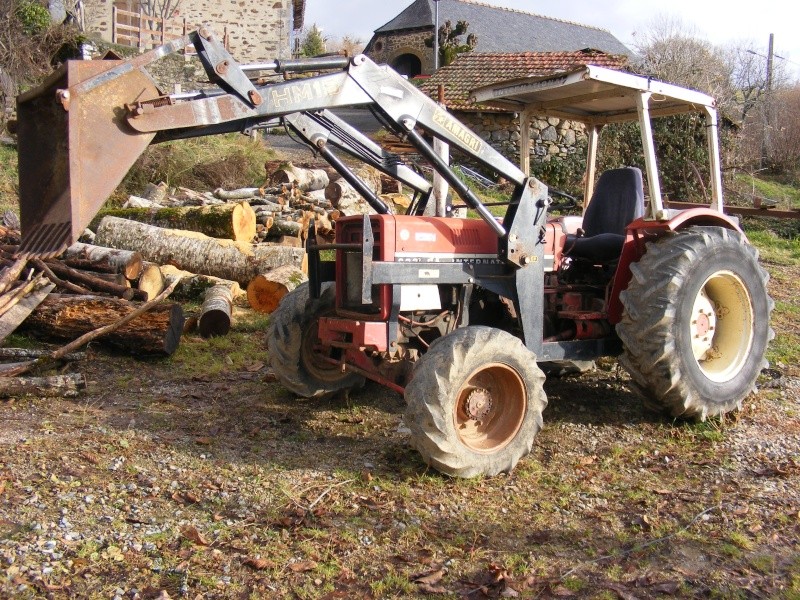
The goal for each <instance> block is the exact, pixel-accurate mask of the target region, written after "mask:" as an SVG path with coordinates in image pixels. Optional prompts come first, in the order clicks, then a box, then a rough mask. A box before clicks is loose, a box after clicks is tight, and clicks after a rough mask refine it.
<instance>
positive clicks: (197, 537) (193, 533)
mask: <svg viewBox="0 0 800 600" xmlns="http://www.w3.org/2000/svg"><path fill="white" fill-rule="evenodd" d="M181 536H183V538H184V539H186V540H189V541H190V542H192V543H193V544H197V545H198V546H210V545H211V543H210V542H209V541H208V540H207V539H206V538H205V537H203V534H201V533H200V532H199V531H198V530H197V527H194V526H193V525H187V526H185V527H184V528H183V529H181Z"/></svg>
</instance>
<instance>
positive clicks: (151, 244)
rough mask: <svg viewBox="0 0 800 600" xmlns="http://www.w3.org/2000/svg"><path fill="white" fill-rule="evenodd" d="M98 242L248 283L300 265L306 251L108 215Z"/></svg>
mask: <svg viewBox="0 0 800 600" xmlns="http://www.w3.org/2000/svg"><path fill="white" fill-rule="evenodd" d="M97 234H98V235H97V237H98V243H101V244H103V245H105V246H108V247H110V248H124V249H127V250H133V251H136V252H140V253H141V254H142V256H143V257H144V258H145V260H149V261H151V262H155V263H158V264H161V265H165V264H173V265H175V266H177V267H178V268H180V269H184V270H186V271H191V272H193V273H198V274H203V275H213V276H215V277H221V278H222V279H230V280H231V281H236V282H238V283H239V284H240V285H245V286H246V285H247V284H248V283H249V282H250V280H251V279H252V278H253V277H255V276H256V275H258V274H259V273H263V272H265V271H268V270H269V269H274V268H275V267H280V266H283V265H287V264H290V265H296V266H300V265H301V264H302V262H303V255H304V251H303V250H302V249H298V248H288V247H285V246H272V245H267V244H257V245H255V246H254V245H253V244H246V243H242V242H234V241H233V240H220V239H216V238H210V237H208V236H205V235H203V234H201V233H195V232H192V231H181V230H175V229H162V228H160V227H153V226H152V225H146V224H144V223H137V222H136V221H128V220H127V219H119V218H117V217H105V218H104V219H103V220H102V221H101V222H100V226H99V227H98V229H97Z"/></svg>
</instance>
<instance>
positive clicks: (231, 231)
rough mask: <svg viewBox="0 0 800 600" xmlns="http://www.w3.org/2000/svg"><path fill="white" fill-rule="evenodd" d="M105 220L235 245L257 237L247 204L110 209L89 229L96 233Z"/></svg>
mask: <svg viewBox="0 0 800 600" xmlns="http://www.w3.org/2000/svg"><path fill="white" fill-rule="evenodd" d="M105 216H113V217H121V218H123V219H130V220H132V221H139V222H140V223H147V224H148V225H155V226H157V227H165V228H168V229H185V230H188V231H199V232H200V233H204V234H205V235H207V236H209V237H215V238H222V239H228V240H235V241H237V242H249V241H250V240H252V239H253V237H254V236H255V235H256V214H255V213H254V212H253V209H252V208H250V205H249V204H247V203H246V202H240V203H238V204H222V205H220V206H187V207H173V208H157V209H147V208H125V209H122V208H112V209H106V210H102V211H100V212H99V213H98V214H97V216H96V217H95V218H94V219H93V220H92V223H91V225H90V227H92V228H93V229H95V230H96V227H97V226H98V225H99V223H100V221H101V220H102V219H103V217H105Z"/></svg>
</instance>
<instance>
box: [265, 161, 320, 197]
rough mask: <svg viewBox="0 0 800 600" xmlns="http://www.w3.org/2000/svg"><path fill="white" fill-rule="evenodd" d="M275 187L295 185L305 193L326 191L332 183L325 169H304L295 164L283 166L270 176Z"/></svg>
mask: <svg viewBox="0 0 800 600" xmlns="http://www.w3.org/2000/svg"><path fill="white" fill-rule="evenodd" d="M270 183H272V184H273V185H276V184H277V185H293V186H297V187H298V188H299V189H301V190H303V191H304V192H310V191H313V190H324V189H325V186H327V185H328V183H330V179H329V178H328V173H326V172H325V170H324V169H304V168H302V167H295V166H294V165H293V164H291V163H289V164H288V165H285V166H283V167H282V168H280V169H278V170H277V171H275V172H274V173H273V174H272V175H271V176H270Z"/></svg>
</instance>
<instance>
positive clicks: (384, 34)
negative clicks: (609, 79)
mask: <svg viewBox="0 0 800 600" xmlns="http://www.w3.org/2000/svg"><path fill="white" fill-rule="evenodd" d="M437 4H438V12H439V24H440V26H441V25H443V24H444V23H445V21H450V22H451V23H452V24H453V26H455V24H456V23H457V22H458V21H466V22H467V23H468V24H469V30H468V33H471V34H475V35H477V46H476V47H475V48H474V52H477V53H482V54H485V53H497V52H515V53H519V52H576V51H579V50H584V49H592V50H599V51H601V52H604V53H607V54H622V55H626V56H630V55H631V51H630V49H628V48H627V47H626V46H625V45H624V44H623V43H622V42H620V41H619V40H618V39H617V38H615V37H614V36H613V35H612V34H611V33H610V32H608V31H606V30H605V29H599V28H597V27H592V26H589V25H582V24H580V23H573V22H570V21H562V20H559V19H552V18H549V17H544V16H541V15H536V14H533V13H528V12H524V11H521V10H513V9H510V8H501V7H497V6H491V5H489V4H484V3H482V2H476V1H474V0H439V1H438V2H436V1H435V0H414V1H413V2H412V3H411V4H410V5H409V6H408V7H406V8H405V9H404V10H403V11H402V12H400V14H398V15H397V16H396V17H395V18H394V19H392V20H391V21H389V22H388V23H386V24H385V25H382V26H381V27H379V28H378V29H376V30H375V34H374V35H373V37H372V39H371V40H370V41H369V43H368V44H367V46H366V48H365V50H364V52H365V53H366V54H367V55H368V56H369V57H370V58H372V59H373V60H375V61H376V62H379V63H387V64H389V65H391V66H392V67H393V68H394V69H395V70H397V71H399V72H400V73H403V74H404V75H408V76H409V77H415V76H417V75H420V74H421V75H427V74H430V73H432V72H433V70H434V68H433V67H434V61H433V49H432V48H428V47H427V46H426V45H425V40H426V39H431V38H432V36H433V32H434V29H435V20H436V5H437Z"/></svg>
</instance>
